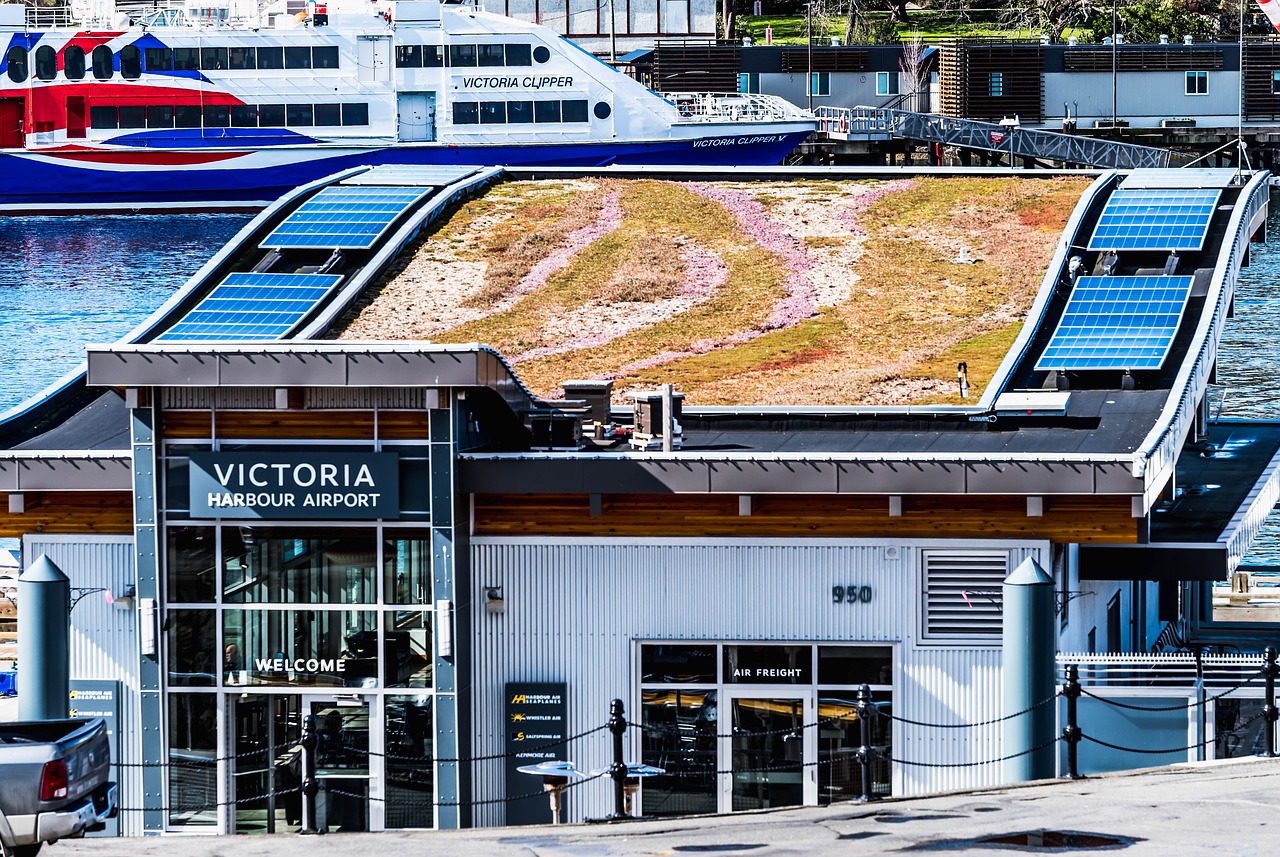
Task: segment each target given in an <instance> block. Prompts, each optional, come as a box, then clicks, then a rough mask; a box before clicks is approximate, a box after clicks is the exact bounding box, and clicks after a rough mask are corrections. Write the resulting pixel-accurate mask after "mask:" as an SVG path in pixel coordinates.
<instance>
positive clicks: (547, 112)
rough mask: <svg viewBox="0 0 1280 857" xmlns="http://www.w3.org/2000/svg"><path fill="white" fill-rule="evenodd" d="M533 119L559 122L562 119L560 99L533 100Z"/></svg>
mask: <svg viewBox="0 0 1280 857" xmlns="http://www.w3.org/2000/svg"><path fill="white" fill-rule="evenodd" d="M533 121H535V122H559V121H560V102H559V101H535V102H533Z"/></svg>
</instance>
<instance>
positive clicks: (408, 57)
mask: <svg viewBox="0 0 1280 857" xmlns="http://www.w3.org/2000/svg"><path fill="white" fill-rule="evenodd" d="M396 67H397V68H422V45H400V46H399V47H397V48H396Z"/></svg>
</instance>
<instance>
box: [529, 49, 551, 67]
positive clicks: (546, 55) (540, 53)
mask: <svg viewBox="0 0 1280 857" xmlns="http://www.w3.org/2000/svg"><path fill="white" fill-rule="evenodd" d="M549 59H551V51H549V50H547V48H546V47H545V46H544V45H538V46H537V47H536V48H534V49H533V61H534V62H539V63H543V62H546V61H547V60H549Z"/></svg>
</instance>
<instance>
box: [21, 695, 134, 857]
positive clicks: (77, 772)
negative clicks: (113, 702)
mask: <svg viewBox="0 0 1280 857" xmlns="http://www.w3.org/2000/svg"><path fill="white" fill-rule="evenodd" d="M110 770H111V750H110V745H109V744H108V743H107V727H106V723H105V722H104V721H103V720H102V718H101V717H95V718H92V719H89V720H42V721H29V722H23V723H0V854H2V855H3V857H33V855H34V854H35V853H36V852H37V851H39V850H40V846H41V845H43V844H44V843H46V842H57V841H58V840H59V839H69V838H75V837H80V836H84V834H85V831H91V830H101V829H102V827H103V823H104V822H105V821H106V820H107V819H108V818H112V817H114V816H115V814H116V812H117V804H116V784H115V783H113V782H108V776H109V774H110Z"/></svg>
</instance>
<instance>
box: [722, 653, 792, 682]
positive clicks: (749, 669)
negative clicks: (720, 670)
mask: <svg viewBox="0 0 1280 857" xmlns="http://www.w3.org/2000/svg"><path fill="white" fill-rule="evenodd" d="M724 680H725V682H726V683H731V684H812V683H813V647H812V646H725V647H724Z"/></svg>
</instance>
